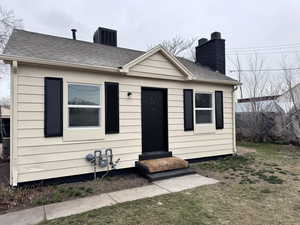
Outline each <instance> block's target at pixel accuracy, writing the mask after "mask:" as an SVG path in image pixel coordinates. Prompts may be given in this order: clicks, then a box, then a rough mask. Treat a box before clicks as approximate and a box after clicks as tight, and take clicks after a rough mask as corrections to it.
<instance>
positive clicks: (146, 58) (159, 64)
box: [121, 45, 192, 80]
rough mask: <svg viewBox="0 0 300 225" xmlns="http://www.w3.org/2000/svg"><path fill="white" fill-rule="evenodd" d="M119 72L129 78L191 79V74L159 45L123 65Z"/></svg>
mask: <svg viewBox="0 0 300 225" xmlns="http://www.w3.org/2000/svg"><path fill="white" fill-rule="evenodd" d="M121 71H122V72H124V73H125V74H127V75H129V76H138V77H149V78H158V79H168V80H191V79H192V73H191V72H190V71H189V70H188V69H187V68H186V67H185V66H184V65H183V64H182V63H181V62H179V60H178V59H177V58H176V57H174V56H173V55H171V54H170V53H169V52H168V51H166V50H165V49H164V48H163V47H161V46H160V45H159V46H157V47H154V48H153V49H151V50H150V51H148V52H146V53H145V54H143V55H141V56H140V57H138V58H136V59H134V60H133V61H131V62H129V63H128V64H126V65H124V66H123V67H122V69H121Z"/></svg>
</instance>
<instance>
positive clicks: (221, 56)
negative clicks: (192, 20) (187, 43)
mask: <svg viewBox="0 0 300 225" xmlns="http://www.w3.org/2000/svg"><path fill="white" fill-rule="evenodd" d="M196 63H198V64H201V65H203V66H207V67H209V68H210V69H212V70H213V71H218V72H220V73H222V74H224V75H225V40H224V39H222V38H221V33H220V32H213V33H212V34H211V39H210V40H207V39H206V38H201V39H200V40H199V41H198V46H197V47H196Z"/></svg>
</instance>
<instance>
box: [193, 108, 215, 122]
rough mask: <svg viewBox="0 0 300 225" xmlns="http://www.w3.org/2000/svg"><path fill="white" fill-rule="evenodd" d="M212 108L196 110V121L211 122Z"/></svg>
mask: <svg viewBox="0 0 300 225" xmlns="http://www.w3.org/2000/svg"><path fill="white" fill-rule="evenodd" d="M211 112H212V111H211V110H196V123H197V124H198V123H211V122H212V115H211Z"/></svg>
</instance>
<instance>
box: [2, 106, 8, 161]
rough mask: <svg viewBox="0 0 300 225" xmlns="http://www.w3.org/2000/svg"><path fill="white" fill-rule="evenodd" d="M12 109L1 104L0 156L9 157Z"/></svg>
mask: <svg viewBox="0 0 300 225" xmlns="http://www.w3.org/2000/svg"><path fill="white" fill-rule="evenodd" d="M9 137H10V109H9V107H7V106H1V105H0V143H1V147H0V158H1V159H4V160H6V159H9V151H10V150H9V148H10V146H9V143H10V139H9Z"/></svg>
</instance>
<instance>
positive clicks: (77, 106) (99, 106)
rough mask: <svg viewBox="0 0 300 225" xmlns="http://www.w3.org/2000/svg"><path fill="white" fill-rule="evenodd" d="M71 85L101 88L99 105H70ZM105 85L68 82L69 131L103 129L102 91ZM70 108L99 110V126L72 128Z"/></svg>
mask: <svg viewBox="0 0 300 225" xmlns="http://www.w3.org/2000/svg"><path fill="white" fill-rule="evenodd" d="M70 85H82V86H93V87H99V100H100V101H99V105H72V104H69V86H70ZM102 89H103V85H102V84H89V83H77V82H68V83H67V93H68V95H67V129H70V130H84V129H99V128H102V127H103V122H102V116H104V115H103V112H102V111H103V93H102V91H103V90H102ZM70 108H89V109H91V108H94V109H99V124H98V125H97V126H70V119H69V117H70V111H69V109H70Z"/></svg>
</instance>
